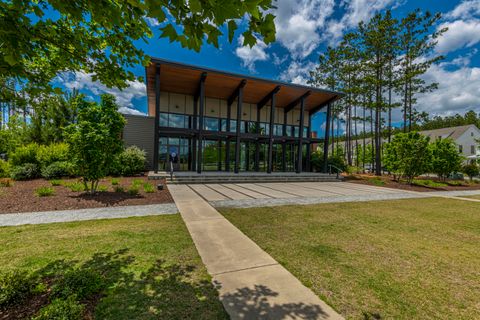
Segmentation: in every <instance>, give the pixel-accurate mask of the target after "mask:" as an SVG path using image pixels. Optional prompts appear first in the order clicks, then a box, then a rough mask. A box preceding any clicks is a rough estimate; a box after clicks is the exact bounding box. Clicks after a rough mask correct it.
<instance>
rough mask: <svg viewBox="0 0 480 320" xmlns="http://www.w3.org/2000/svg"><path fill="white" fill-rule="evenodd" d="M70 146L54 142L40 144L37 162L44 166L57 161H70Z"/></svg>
mask: <svg viewBox="0 0 480 320" xmlns="http://www.w3.org/2000/svg"><path fill="white" fill-rule="evenodd" d="M69 155H70V153H69V147H68V144H66V143H52V144H50V145H48V146H39V147H38V150H37V162H38V164H39V165H40V166H41V167H42V168H44V167H47V166H49V165H51V164H52V163H55V162H64V161H69V160H70V157H69Z"/></svg>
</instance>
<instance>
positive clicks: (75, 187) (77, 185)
mask: <svg viewBox="0 0 480 320" xmlns="http://www.w3.org/2000/svg"><path fill="white" fill-rule="evenodd" d="M65 187H67V188H69V189H70V190H71V191H73V192H82V191H85V186H84V184H83V183H82V182H80V181H77V182H70V183H66V184H65Z"/></svg>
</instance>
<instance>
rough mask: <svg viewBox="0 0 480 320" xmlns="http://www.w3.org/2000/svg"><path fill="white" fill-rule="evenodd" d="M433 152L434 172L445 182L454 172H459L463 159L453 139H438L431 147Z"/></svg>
mask: <svg viewBox="0 0 480 320" xmlns="http://www.w3.org/2000/svg"><path fill="white" fill-rule="evenodd" d="M430 148H431V150H432V172H433V173H436V174H437V175H438V177H439V178H441V179H442V180H445V179H446V178H447V177H448V176H449V175H450V174H451V173H452V172H455V171H459V170H460V168H461V166H462V157H461V156H460V154H459V153H458V150H457V147H456V146H455V143H454V142H453V141H452V140H451V139H437V140H436V141H435V142H434V143H432V144H431V145H430Z"/></svg>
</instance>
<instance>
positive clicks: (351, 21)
mask: <svg viewBox="0 0 480 320" xmlns="http://www.w3.org/2000/svg"><path fill="white" fill-rule="evenodd" d="M400 3H401V2H400V1H398V0H345V1H343V2H342V3H341V5H342V6H343V7H345V11H346V12H345V14H344V15H343V17H342V18H341V19H340V20H332V21H330V22H329V23H328V26H327V30H326V32H325V40H327V41H328V42H330V43H333V44H334V43H336V42H337V41H339V40H340V39H341V38H342V36H343V33H344V32H345V31H346V30H348V29H351V28H354V27H356V26H357V25H358V23H360V21H368V20H369V19H370V18H371V17H372V16H373V15H374V14H375V13H376V12H378V11H380V10H383V9H385V8H387V7H389V6H390V7H396V6H398V5H399V4H400Z"/></svg>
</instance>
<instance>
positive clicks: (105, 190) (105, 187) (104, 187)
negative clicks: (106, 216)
mask: <svg viewBox="0 0 480 320" xmlns="http://www.w3.org/2000/svg"><path fill="white" fill-rule="evenodd" d="M97 190H98V191H100V192H107V191H108V186H106V185H104V184H102V185H99V186H98V188H97Z"/></svg>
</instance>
